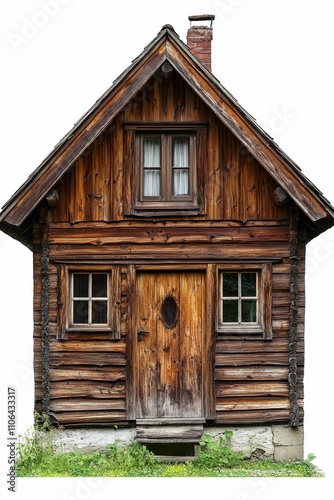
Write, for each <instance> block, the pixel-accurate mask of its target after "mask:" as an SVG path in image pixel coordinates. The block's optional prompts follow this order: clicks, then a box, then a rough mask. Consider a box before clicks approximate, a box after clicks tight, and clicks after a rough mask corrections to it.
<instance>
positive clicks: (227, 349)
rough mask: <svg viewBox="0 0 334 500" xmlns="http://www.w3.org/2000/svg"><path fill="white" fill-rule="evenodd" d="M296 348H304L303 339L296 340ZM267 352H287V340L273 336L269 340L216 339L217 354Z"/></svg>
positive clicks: (301, 349)
mask: <svg viewBox="0 0 334 500" xmlns="http://www.w3.org/2000/svg"><path fill="white" fill-rule="evenodd" d="M298 350H299V351H303V350H304V341H303V339H300V340H299V342H298ZM267 352H271V353H273V352H276V353H277V352H282V353H283V352H285V353H288V352H289V340H288V338H287V336H286V337H285V338H277V337H275V338H273V340H272V341H271V342H266V341H262V340H260V341H259V340H238V339H236V340H225V339H224V338H219V339H217V342H216V353H217V354H237V353H239V354H241V353H254V354H255V353H267Z"/></svg>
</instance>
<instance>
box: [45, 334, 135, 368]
mask: <svg viewBox="0 0 334 500" xmlns="http://www.w3.org/2000/svg"><path fill="white" fill-rule="evenodd" d="M72 335H73V334H72V333H71V339H72ZM81 335H83V334H82V333H79V334H78V336H79V337H80V336H81ZM106 335H109V334H106ZM92 336H93V335H92V334H91V333H90V332H89V333H88V334H86V336H85V337H83V339H82V341H80V342H79V341H77V340H70V339H69V340H66V342H54V341H53V342H52V341H51V342H50V353H57V352H58V353H65V352H68V353H72V352H73V353H77V352H81V353H83V352H90V353H98V352H101V353H102V352H104V353H109V354H112V353H113V354H116V353H118V354H125V351H126V343H125V340H124V339H122V340H121V341H119V342H110V340H103V339H102V340H99V338H100V333H99V334H98V335H97V334H95V336H94V337H95V338H94V339H91V337H92ZM92 364H93V363H92Z"/></svg>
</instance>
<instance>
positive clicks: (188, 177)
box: [137, 134, 196, 205]
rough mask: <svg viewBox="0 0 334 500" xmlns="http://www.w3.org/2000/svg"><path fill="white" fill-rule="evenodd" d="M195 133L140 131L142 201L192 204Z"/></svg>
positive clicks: (140, 196) (139, 166) (140, 201)
mask: <svg viewBox="0 0 334 500" xmlns="http://www.w3.org/2000/svg"><path fill="white" fill-rule="evenodd" d="M194 143H195V137H194V134H182V135H180V134H177V135H174V134H140V136H139V137H138V141H137V146H138V170H139V176H140V194H139V204H140V203H144V204H150V202H152V203H154V202H158V203H173V202H174V203H178V202H181V203H183V204H186V205H188V204H189V203H191V205H193V196H194V193H193V185H194V175H195V172H196V169H195V158H194V156H195V151H194V149H195V148H194V146H195V144H194Z"/></svg>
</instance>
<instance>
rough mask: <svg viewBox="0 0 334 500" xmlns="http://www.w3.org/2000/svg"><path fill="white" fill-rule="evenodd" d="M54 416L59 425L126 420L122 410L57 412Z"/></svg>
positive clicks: (109, 422)
mask: <svg viewBox="0 0 334 500" xmlns="http://www.w3.org/2000/svg"><path fill="white" fill-rule="evenodd" d="M55 417H56V419H57V421H58V423H59V424H60V425H64V426H65V425H66V424H68V425H70V424H71V425H75V426H78V425H79V426H80V425H87V424H89V425H95V424H113V423H117V422H123V421H125V420H126V413H125V411H124V410H110V411H71V412H57V413H56V414H55Z"/></svg>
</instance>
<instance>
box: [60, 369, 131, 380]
mask: <svg viewBox="0 0 334 500" xmlns="http://www.w3.org/2000/svg"><path fill="white" fill-rule="evenodd" d="M125 378H126V377H125V369H124V368H121V367H117V368H114V367H107V368H97V367H91V368H81V367H78V368H50V379H51V383H52V382H54V381H60V380H73V381H74V380H103V381H104V380H106V379H107V380H109V381H110V382H114V381H116V380H125Z"/></svg>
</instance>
